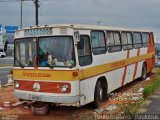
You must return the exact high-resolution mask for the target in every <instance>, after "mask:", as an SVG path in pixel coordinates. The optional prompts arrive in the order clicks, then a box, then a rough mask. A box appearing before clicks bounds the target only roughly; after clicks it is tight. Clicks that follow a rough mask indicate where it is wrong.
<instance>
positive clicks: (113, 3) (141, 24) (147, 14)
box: [0, 0, 160, 42]
mask: <svg viewBox="0 0 160 120" xmlns="http://www.w3.org/2000/svg"><path fill="white" fill-rule="evenodd" d="M0 1H5V0H0ZM6 1H8V2H0V15H1V16H0V24H5V25H20V2H14V1H20V0H6ZM39 1H40V2H39V4H40V8H39V24H40V25H44V24H45V25H47V24H54V23H71V24H76V23H78V24H81V23H82V24H97V21H101V22H100V25H106V26H107V25H108V26H118V27H127V28H142V29H149V30H151V31H153V32H154V33H155V41H159V42H160V0H39ZM34 24H35V6H34V3H33V1H24V2H23V27H27V26H32V25H34Z"/></svg>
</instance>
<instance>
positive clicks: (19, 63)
mask: <svg viewBox="0 0 160 120" xmlns="http://www.w3.org/2000/svg"><path fill="white" fill-rule="evenodd" d="M15 58H16V61H17V63H18V65H19V66H20V67H21V68H24V65H22V64H21V62H20V61H19V60H18V59H17V57H16V56H15Z"/></svg>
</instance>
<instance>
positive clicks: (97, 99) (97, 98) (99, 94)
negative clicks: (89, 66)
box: [92, 80, 104, 108]
mask: <svg viewBox="0 0 160 120" xmlns="http://www.w3.org/2000/svg"><path fill="white" fill-rule="evenodd" d="M103 92H104V90H103V88H102V84H101V81H99V80H98V81H97V83H96V87H95V93H94V101H93V103H92V107H93V108H99V107H100V105H101V103H102V101H103V98H104V93H103Z"/></svg>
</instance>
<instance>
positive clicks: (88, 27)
mask: <svg viewBox="0 0 160 120" xmlns="http://www.w3.org/2000/svg"><path fill="white" fill-rule="evenodd" d="M44 27H46V28H73V29H76V30H113V31H133V32H151V30H146V29H136V28H125V27H113V26H102V25H88V24H51V25H38V26H30V27H27V28H23V30H25V29H34V28H35V29H36V28H44Z"/></svg>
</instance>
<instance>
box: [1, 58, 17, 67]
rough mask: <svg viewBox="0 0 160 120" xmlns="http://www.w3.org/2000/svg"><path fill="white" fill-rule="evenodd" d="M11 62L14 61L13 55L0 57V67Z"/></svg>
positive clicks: (10, 64)
mask: <svg viewBox="0 0 160 120" xmlns="http://www.w3.org/2000/svg"><path fill="white" fill-rule="evenodd" d="M13 63H14V59H13V57H5V58H0V67H2V66H13Z"/></svg>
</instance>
